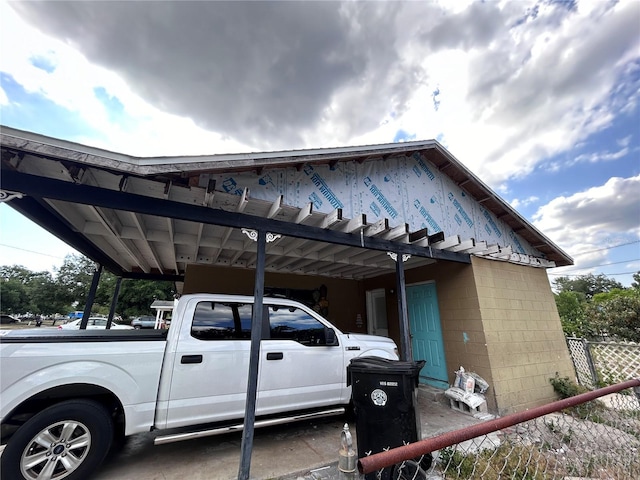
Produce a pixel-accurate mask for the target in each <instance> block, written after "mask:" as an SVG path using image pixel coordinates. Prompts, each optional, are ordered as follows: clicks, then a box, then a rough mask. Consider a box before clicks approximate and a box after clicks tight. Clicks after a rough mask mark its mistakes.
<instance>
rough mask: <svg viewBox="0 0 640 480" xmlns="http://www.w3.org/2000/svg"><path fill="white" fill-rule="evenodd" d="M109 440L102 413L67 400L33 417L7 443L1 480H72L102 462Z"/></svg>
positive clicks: (93, 406) (110, 432)
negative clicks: (5, 479) (9, 479)
mask: <svg viewBox="0 0 640 480" xmlns="http://www.w3.org/2000/svg"><path fill="white" fill-rule="evenodd" d="M112 438H113V423H112V421H111V418H110V417H109V415H108V414H107V412H106V411H105V409H104V408H103V407H102V406H101V405H100V404H98V403H96V402H93V401H89V400H70V401H65V402H61V403H58V404H56V405H53V406H51V407H49V408H47V409H45V410H43V411H42V412H40V413H38V414H36V415H34V416H33V417H32V418H31V419H29V420H28V421H27V422H26V423H25V424H24V425H23V426H22V428H20V430H18V432H16V434H15V435H14V436H13V437H12V438H11V439H10V440H9V443H8V444H7V446H6V448H5V450H4V452H3V454H2V459H1V461H2V478H12V479H25V480H35V479H38V480H62V479H66V480H75V479H78V480H79V479H84V478H87V477H88V476H89V475H90V473H91V472H92V471H93V470H94V469H95V468H96V467H97V466H98V465H100V463H101V462H102V460H103V459H104V457H105V456H106V454H107V453H108V451H109V448H110V446H111V441H112Z"/></svg>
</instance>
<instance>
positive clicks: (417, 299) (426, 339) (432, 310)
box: [407, 283, 449, 388]
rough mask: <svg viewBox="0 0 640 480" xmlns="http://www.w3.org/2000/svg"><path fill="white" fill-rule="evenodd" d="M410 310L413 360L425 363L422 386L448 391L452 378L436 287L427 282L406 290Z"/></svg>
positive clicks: (421, 374)
mask: <svg viewBox="0 0 640 480" xmlns="http://www.w3.org/2000/svg"><path fill="white" fill-rule="evenodd" d="M407 311H408V314H409V328H410V329H411V347H412V349H413V359H414V360H425V361H426V363H425V366H424V368H423V369H422V370H421V371H420V383H426V384H428V385H433V386H434V387H439V388H447V387H448V386H449V378H448V375H447V364H446V362H445V358H444V341H443V340H442V327H441V325H440V312H439V310H438V297H437V295H436V285H435V284H434V283H425V284H422V285H413V286H408V287H407Z"/></svg>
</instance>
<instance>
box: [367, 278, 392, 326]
mask: <svg viewBox="0 0 640 480" xmlns="http://www.w3.org/2000/svg"><path fill="white" fill-rule="evenodd" d="M380 294H382V298H384V299H385V311H384V315H385V320H387V333H386V335H384V336H389V319H388V316H387V310H386V300H387V292H386V290H385V289H384V288H374V289H372V290H367V291H366V292H365V296H366V301H367V333H368V334H369V335H380V333H376V332H375V328H374V327H375V326H376V325H377V317H378V315H377V313H378V312H377V310H376V308H375V302H374V299H375V298H376V297H379V296H380Z"/></svg>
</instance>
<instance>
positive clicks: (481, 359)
mask: <svg viewBox="0 0 640 480" xmlns="http://www.w3.org/2000/svg"><path fill="white" fill-rule="evenodd" d="M405 280H406V283H407V284H412V283H419V282H423V281H425V280H430V281H435V284H436V292H437V295H438V309H439V311H440V322H441V325H442V336H443V340H444V352H445V358H446V362H447V371H448V374H449V382H450V383H453V381H454V378H455V371H456V370H457V369H458V368H460V366H463V367H464V368H465V369H466V370H467V371H473V372H476V373H477V374H478V375H480V376H481V377H483V378H484V379H485V380H487V381H488V382H489V383H490V384H491V381H492V380H491V378H492V376H491V363H490V361H489V354H488V351H487V345H486V339H485V335H484V326H483V323H482V315H481V312H480V303H479V298H478V291H477V286H476V282H475V276H474V274H473V267H472V265H467V264H460V263H452V262H438V263H437V264H434V265H429V266H427V267H423V268H420V269H415V270H408V271H407V272H406V274H405ZM491 394H492V389H490V390H489V392H488V395H487V403H488V405H489V408H490V409H491V410H492V411H495V410H496V404H495V401H494V400H493V398H492V396H491Z"/></svg>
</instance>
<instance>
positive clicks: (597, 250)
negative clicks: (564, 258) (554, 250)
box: [573, 240, 640, 257]
mask: <svg viewBox="0 0 640 480" xmlns="http://www.w3.org/2000/svg"><path fill="white" fill-rule="evenodd" d="M634 243H640V240H633V241H632V242H627V243H620V244H618V245H614V246H612V247H604V248H598V249H596V250H589V251H588V252H580V253H576V254H574V255H573V256H574V257H577V256H579V255H586V254H587V253H596V252H602V251H604V250H611V249H613V248H618V247H626V246H627V245H633V244H634Z"/></svg>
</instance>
